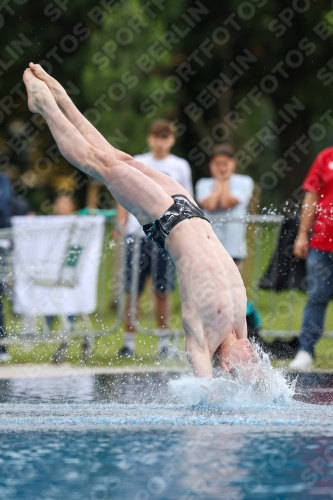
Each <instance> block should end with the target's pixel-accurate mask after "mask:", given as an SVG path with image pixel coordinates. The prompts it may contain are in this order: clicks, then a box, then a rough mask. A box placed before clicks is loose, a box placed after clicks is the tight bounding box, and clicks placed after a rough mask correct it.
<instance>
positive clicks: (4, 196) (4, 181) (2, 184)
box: [0, 174, 12, 362]
mask: <svg viewBox="0 0 333 500" xmlns="http://www.w3.org/2000/svg"><path fill="white" fill-rule="evenodd" d="M11 198H12V194H11V187H10V182H9V179H8V178H7V176H6V175H5V174H0V229H4V228H6V227H9V226H10V209H11ZM7 251H8V248H7V246H6V241H4V243H2V242H1V241H0V265H2V262H1V261H3V258H4V256H5V252H7ZM3 291H4V283H3V282H2V281H1V282H0V338H4V337H5V336H6V332H5V323H4V315H3V302H2V294H3ZM9 360H10V355H9V354H8V352H7V348H6V346H5V345H1V344H0V361H2V362H3V361H9Z"/></svg>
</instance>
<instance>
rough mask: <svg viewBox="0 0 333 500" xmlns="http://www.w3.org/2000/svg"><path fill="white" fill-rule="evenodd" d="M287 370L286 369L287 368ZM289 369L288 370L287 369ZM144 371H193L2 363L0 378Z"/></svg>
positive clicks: (140, 372)
mask: <svg viewBox="0 0 333 500" xmlns="http://www.w3.org/2000/svg"><path fill="white" fill-rule="evenodd" d="M285 370H286V369H285ZM286 371H288V370H286ZM142 373H191V370H190V369H189V368H187V367H164V368H163V367H158V366H146V367H141V366H117V367H115V366H76V365H72V364H70V363H63V364H61V365H51V364H38V363H35V364H29V363H27V364H8V365H7V364H4V365H0V379H11V378H36V377H68V376H80V375H81V376H82V375H100V374H133V375H134V374H142ZM311 373H331V374H333V370H322V369H314V370H313V371H312V372H311Z"/></svg>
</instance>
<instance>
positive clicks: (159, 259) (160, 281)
mask: <svg viewBox="0 0 333 500" xmlns="http://www.w3.org/2000/svg"><path fill="white" fill-rule="evenodd" d="M136 242H137V244H138V245H140V256H139V276H138V292H139V293H141V292H142V291H143V289H144V286H145V284H146V281H147V278H148V277H149V276H151V279H152V283H153V289H154V291H155V292H159V293H169V292H171V291H172V290H174V288H175V266H174V264H173V262H172V260H171V257H170V254H169V252H168V251H167V250H165V249H161V248H156V245H154V243H152V242H151V241H150V240H149V239H148V238H140V239H136V240H135V239H134V236H132V235H129V236H127V238H126V256H125V259H126V262H125V264H126V267H125V291H126V292H130V289H131V283H132V274H133V273H132V269H133V258H134V257H135V253H134V246H135V244H136Z"/></svg>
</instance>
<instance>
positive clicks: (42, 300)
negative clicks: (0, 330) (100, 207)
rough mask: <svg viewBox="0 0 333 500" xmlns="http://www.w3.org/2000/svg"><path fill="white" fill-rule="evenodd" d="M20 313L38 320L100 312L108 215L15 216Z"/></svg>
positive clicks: (16, 303) (16, 306)
mask: <svg viewBox="0 0 333 500" xmlns="http://www.w3.org/2000/svg"><path fill="white" fill-rule="evenodd" d="M12 225H13V234H14V276H15V293H14V297H13V299H14V312H15V313H16V314H25V315H30V316H34V315H37V314H41V315H68V314H73V315H75V314H90V313H92V312H94V311H95V310H96V305H97V284H98V270H99V264H100V260H101V255H102V244H103V235H104V217H102V216H77V215H70V216H38V217H13V218H12Z"/></svg>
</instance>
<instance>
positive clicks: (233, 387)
mask: <svg viewBox="0 0 333 500" xmlns="http://www.w3.org/2000/svg"><path fill="white" fill-rule="evenodd" d="M253 347H254V349H255V351H256V353H257V356H258V363H257V364H256V365H251V366H247V367H246V368H244V367H235V370H234V372H233V373H232V374H230V373H227V372H225V371H222V370H220V371H217V372H216V373H215V375H216V378H214V379H213V380H207V379H198V378H195V377H193V376H183V377H181V378H179V379H178V380H171V381H170V382H169V389H170V391H171V393H172V394H173V395H174V396H175V398H176V400H177V401H179V402H181V403H183V404H190V405H203V406H211V407H214V406H220V407H223V408H239V409H240V408H249V407H263V406H264V407H266V408H267V407H271V406H288V405H290V404H292V403H293V396H294V394H295V386H296V378H295V379H294V380H291V381H290V380H288V379H287V377H286V375H285V374H284V372H283V370H281V369H280V368H273V367H272V365H271V363H270V360H269V356H268V355H267V354H266V353H265V352H264V351H263V350H262V349H261V348H260V347H259V346H258V345H256V344H255V345H254V346H253Z"/></svg>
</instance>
